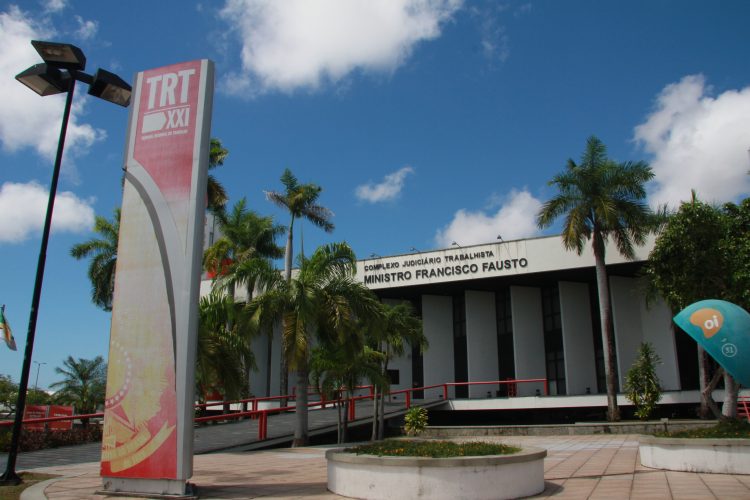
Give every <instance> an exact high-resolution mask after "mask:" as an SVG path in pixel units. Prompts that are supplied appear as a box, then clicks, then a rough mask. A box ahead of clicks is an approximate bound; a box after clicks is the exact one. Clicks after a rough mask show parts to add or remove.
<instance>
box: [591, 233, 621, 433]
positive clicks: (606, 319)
mask: <svg viewBox="0 0 750 500" xmlns="http://www.w3.org/2000/svg"><path fill="white" fill-rule="evenodd" d="M593 247H594V259H595V261H596V287H597V291H598V295H599V316H600V319H601V329H602V349H603V350H604V373H605V375H606V379H607V420H608V421H610V422H617V421H619V420H620V408H619V407H618V406H617V382H616V378H615V377H616V376H617V374H616V373H615V368H616V366H615V343H614V335H613V333H612V311H611V307H610V300H609V280H608V277H607V268H606V264H605V262H604V240H602V237H601V235H600V234H599V233H598V232H596V230H595V231H594V242H593Z"/></svg>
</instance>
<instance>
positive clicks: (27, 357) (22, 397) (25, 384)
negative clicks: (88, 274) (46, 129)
mask: <svg viewBox="0 0 750 500" xmlns="http://www.w3.org/2000/svg"><path fill="white" fill-rule="evenodd" d="M75 84H76V82H75V79H71V82H70V90H68V92H67V95H68V97H67V100H66V101H65V111H64V112H63V119H62V126H61V127H60V139H59V141H58V142H57V156H56V157H55V168H54V169H53V171H52V182H51V184H50V187H49V200H48V201H47V215H46V217H45V219H44V230H43V231H42V244H41V247H40V249H39V261H38V262H37V265H36V280H35V281H34V295H33V296H32V299H31V311H30V313H29V332H28V334H27V335H26V350H25V351H24V355H23V369H22V370H21V381H20V382H19V384H18V400H17V401H16V415H15V420H14V421H13V435H12V437H11V440H10V450H9V451H8V462H7V464H6V466H5V472H4V473H3V475H2V476H0V485H9V484H19V483H20V482H21V478H20V477H19V476H18V474H16V456H17V455H18V441H19V439H20V437H21V425H22V422H23V413H24V409H25V408H26V391H27V390H28V388H29V372H31V355H32V353H33V351H34V336H35V334H36V318H37V314H38V312H39V299H40V297H41V295H42V281H44V266H45V263H46V262H47V243H48V242H49V232H50V227H51V225H52V211H53V209H54V208H55V195H56V193H57V179H58V178H59V177H60V165H61V164H62V155H63V147H64V146H65V134H66V132H67V130H68V117H69V116H70V105H71V103H72V102H73V89H74V88H75Z"/></svg>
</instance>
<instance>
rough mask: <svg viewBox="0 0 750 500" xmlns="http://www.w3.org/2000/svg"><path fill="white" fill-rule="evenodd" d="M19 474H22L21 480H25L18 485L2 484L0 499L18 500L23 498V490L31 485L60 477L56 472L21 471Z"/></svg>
mask: <svg viewBox="0 0 750 500" xmlns="http://www.w3.org/2000/svg"><path fill="white" fill-rule="evenodd" d="M18 475H19V476H21V480H22V481H23V482H22V483H21V484H17V485H16V486H0V500H18V499H19V498H21V492H22V491H23V490H25V489H26V488H28V487H29V486H33V485H34V484H36V483H39V482H41V481H46V480H47V479H52V478H53V477H58V476H55V475H54V474H36V473H33V472H19V473H18Z"/></svg>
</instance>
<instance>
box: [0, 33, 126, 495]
mask: <svg viewBox="0 0 750 500" xmlns="http://www.w3.org/2000/svg"><path fill="white" fill-rule="evenodd" d="M31 45H33V46H34V48H35V49H36V51H37V52H38V53H39V55H40V56H41V57H42V60H43V61H44V63H41V64H35V65H34V66H31V67H30V68H28V69H27V70H25V71H23V72H21V73H19V74H18V75H16V79H17V80H18V81H19V82H21V83H23V84H24V85H26V86H27V87H29V88H30V89H31V90H33V91H34V92H36V93H37V94H39V95H40V96H43V97H44V96H48V95H53V94H60V93H63V92H65V93H67V98H66V100H65V109H64V111H63V119H62V126H61V127H60V138H59V140H58V142H57V155H56V156H55V166H54V169H53V170H52V182H51V183H50V189H49V199H48V201H47V215H46V217H45V219H44V229H43V231H42V243H41V247H40V249H39V260H38V261H37V267H36V279H35V281H34V293H33V295H32V299H31V311H30V312H29V329H28V333H27V335H26V350H25V352H24V358H23V368H22V369H21V380H20V382H19V387H18V399H17V401H16V414H15V420H14V421H13V434H12V436H11V441H10V450H9V452H8V462H7V464H6V467H5V472H4V473H3V475H2V476H0V485H8V484H18V483H20V482H21V478H20V477H19V476H18V474H16V471H15V467H16V457H17V454H18V441H19V438H20V435H21V425H22V422H23V414H24V409H25V407H26V391H27V390H28V386H29V372H30V370H31V356H32V352H33V350H34V335H35V333H36V320H37V314H38V312H39V299H40V297H41V293H42V281H43V280H44V265H45V262H46V260H47V243H48V241H49V232H50V227H51V224H52V211H53V209H54V206H55V194H56V193H57V180H58V178H59V176H60V165H61V163H62V155H63V148H64V146H65V134H66V132H67V129H68V117H69V116H70V106H71V103H72V102H73V90H74V89H75V82H76V81H81V82H84V83H87V84H88V85H89V94H90V95H93V96H96V97H99V98H102V99H104V100H106V101H110V102H113V103H115V104H118V105H120V106H126V107H127V106H128V104H130V93H131V87H130V85H128V84H127V83H126V82H125V81H124V80H122V79H121V78H120V77H118V76H117V75H115V74H113V73H110V72H108V71H104V70H102V69H99V70H97V72H96V73H95V74H94V75H93V76H92V75H89V74H86V73H84V72H83V70H84V69H85V68H86V56H84V55H83V52H82V51H81V49H79V48H78V47H76V46H74V45H70V44H65V43H56V42H43V41H39V40H33V41H32V42H31ZM37 374H38V372H37Z"/></svg>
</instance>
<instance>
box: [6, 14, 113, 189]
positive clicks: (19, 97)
mask: <svg viewBox="0 0 750 500" xmlns="http://www.w3.org/2000/svg"><path fill="white" fill-rule="evenodd" d="M53 35H54V33H52V32H51V31H50V30H49V29H47V28H45V27H43V26H41V25H39V24H36V23H35V22H34V21H33V20H32V19H31V18H29V17H27V16H26V15H25V14H24V13H23V12H22V11H21V10H20V9H19V8H18V7H15V6H10V7H9V9H8V11H7V12H0V47H3V50H2V51H0V95H2V96H3V98H2V99H0V143H2V147H3V149H4V150H5V151H9V152H14V151H18V150H21V149H24V148H32V149H33V150H35V151H36V152H37V153H38V154H40V155H42V156H43V157H45V158H47V159H48V160H49V161H50V163H51V162H52V160H53V159H54V156H55V152H56V150H57V141H58V138H59V135H60V122H61V120H62V113H63V108H64V106H65V97H64V95H62V94H61V95H56V96H48V97H40V96H38V95H37V94H35V93H34V92H32V91H31V90H30V89H28V88H26V87H25V86H23V85H21V84H20V83H19V82H18V81H16V79H15V78H14V76H15V75H16V74H18V73H20V72H21V71H23V70H24V69H26V68H28V67H29V66H31V65H33V64H36V63H38V62H40V59H39V54H37V53H36V51H35V50H34V48H33V47H32V46H31V43H30V40H34V39H37V40H38V39H48V38H51V37H52V36H53ZM85 102H86V101H85V98H84V96H82V95H79V96H77V97H76V99H74V101H73V107H72V110H71V114H70V120H69V124H68V131H67V136H66V140H65V152H66V156H68V155H72V156H75V155H80V154H83V153H84V152H85V151H86V149H88V148H89V147H90V146H91V145H92V144H93V143H94V142H95V141H98V140H101V139H103V138H104V137H105V136H106V134H105V132H104V131H103V130H99V129H95V128H94V127H92V126H91V125H89V124H86V123H81V115H82V114H83V111H84V103H85ZM73 168H74V167H72V165H71V164H70V162H65V163H64V169H65V170H66V171H67V173H68V174H71V173H73V171H72V170H71V169H73ZM73 176H74V177H75V175H73Z"/></svg>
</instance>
